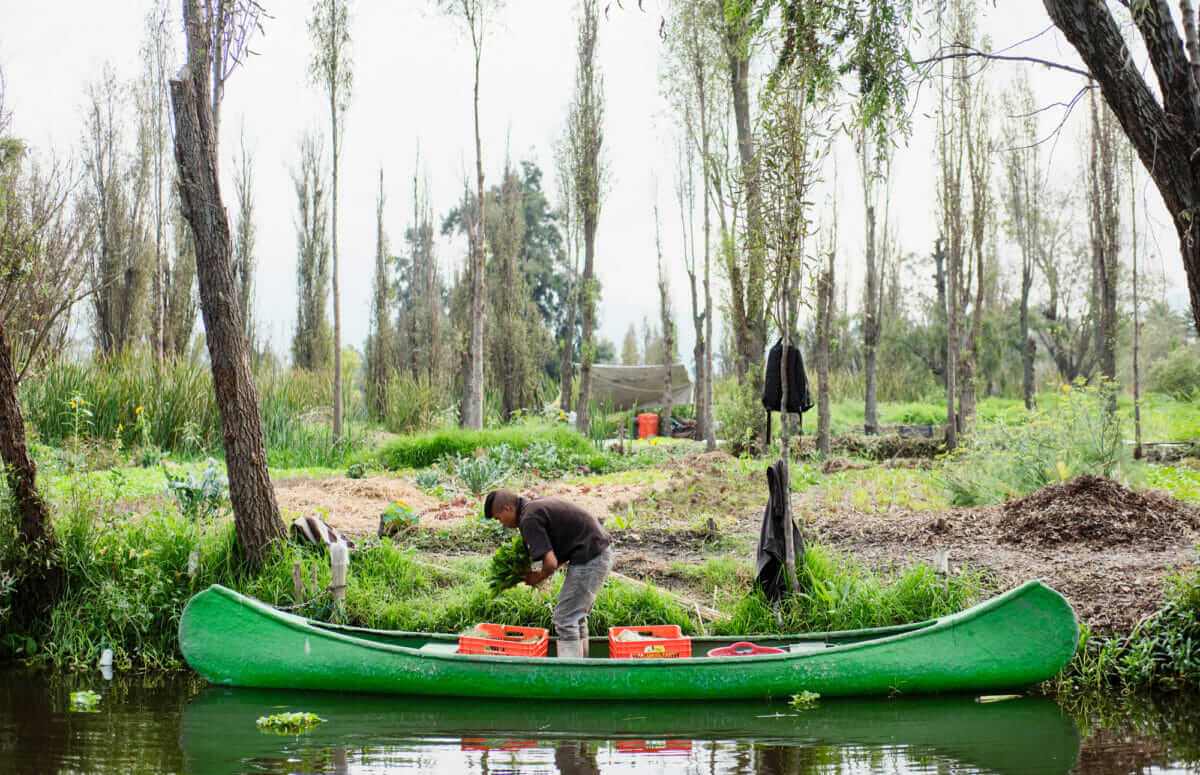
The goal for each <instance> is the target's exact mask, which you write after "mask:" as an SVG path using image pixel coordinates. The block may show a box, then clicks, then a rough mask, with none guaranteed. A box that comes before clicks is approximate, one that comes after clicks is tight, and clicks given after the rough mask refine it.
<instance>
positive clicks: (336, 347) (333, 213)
mask: <svg viewBox="0 0 1200 775" xmlns="http://www.w3.org/2000/svg"><path fill="white" fill-rule="evenodd" d="M330 13H331V14H332V13H333V6H332V5H330ZM329 115H330V118H331V122H330V123H331V124H332V132H331V139H332V141H333V178H332V180H331V181H330V182H331V183H332V185H333V191H332V192H331V193H332V199H331V202H330V210H329V227H330V230H331V232H332V234H331V235H330V238H331V247H332V249H333V442H334V443H337V441H338V440H339V439H340V438H341V437H342V294H341V292H340V291H339V289H338V157H339V156H341V150H342V149H341V146H340V145H339V144H338V120H337V94H336V91H335V90H334V89H332V88H331V89H330V90H329Z"/></svg>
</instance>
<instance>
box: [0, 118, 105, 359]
mask: <svg viewBox="0 0 1200 775" xmlns="http://www.w3.org/2000/svg"><path fill="white" fill-rule="evenodd" d="M2 99H3V94H0V103H2ZM0 108H2V104H0ZM76 183H77V179H76V178H75V176H74V175H73V174H72V172H71V170H70V168H69V167H67V166H64V165H62V164H60V163H59V162H56V161H50V162H49V163H48V164H46V165H42V164H39V163H38V162H36V161H34V160H32V159H28V156H27V152H26V150H25V147H24V145H23V143H21V141H19V140H17V139H15V138H11V137H5V136H4V134H3V127H2V126H0V278H3V283H0V324H2V325H4V327H5V329H6V330H7V331H8V342H9V347H10V353H9V357H10V358H11V363H12V367H13V369H14V373H13V379H14V382H15V383H20V382H21V380H22V379H23V378H24V377H25V375H26V374H27V373H29V371H30V370H31V369H36V368H37V367H38V366H39V365H40V364H41V363H43V362H45V361H46V360H47V359H49V358H53V357H55V356H57V355H58V354H59V353H60V352H61V351H62V348H63V347H64V345H65V344H66V339H67V333H68V328H69V322H70V317H71V308H72V306H73V305H74V304H75V303H76V302H77V301H80V300H81V299H83V298H85V297H86V296H87V295H88V294H89V293H90V292H91V288H90V286H89V285H88V284H87V279H88V277H89V272H88V266H87V263H86V261H84V247H85V245H86V244H87V240H88V231H87V230H88V220H87V218H86V217H84V215H83V213H82V212H81V211H80V208H78V207H75V206H74V204H75V202H74V193H75V189H76Z"/></svg>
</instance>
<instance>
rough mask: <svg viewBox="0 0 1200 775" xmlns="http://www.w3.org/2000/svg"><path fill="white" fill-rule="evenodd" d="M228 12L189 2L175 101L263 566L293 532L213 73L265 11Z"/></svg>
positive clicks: (213, 0) (244, 522)
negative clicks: (268, 417)
mask: <svg viewBox="0 0 1200 775" xmlns="http://www.w3.org/2000/svg"><path fill="white" fill-rule="evenodd" d="M218 5H219V8H218V7H215V6H218ZM228 5H229V6H230V8H226V7H225V6H226V3H225V2H221V0H209V2H207V3H206V2H204V0H184V5H183V19H184V29H185V32H186V36H187V64H186V65H185V66H184V67H183V69H182V70H180V72H179V73H178V74H177V75H176V77H175V78H174V79H172V80H171V102H172V105H173V108H174V116H175V160H176V163H177V164H178V166H179V178H180V196H181V198H182V200H183V213H184V216H185V217H186V218H187V220H188V222H189V223H190V224H191V227H192V233H193V235H194V236H195V241H196V273H197V277H198V279H199V282H200V303H201V309H202V311H203V314H204V329H205V334H206V336H207V339H208V353H209V360H210V362H211V364H212V372H213V385H214V387H215V388H216V395H217V408H218V410H219V411H220V414H221V431H222V437H223V440H224V444H225V462H226V468H227V470H228V472H229V499H230V501H231V503H232V504H233V517H234V523H235V526H236V528H237V535H238V542H239V544H240V546H241V549H242V552H243V556H244V557H245V559H246V561H247V563H248V564H249V565H251V566H254V567H257V566H261V564H262V562H263V560H264V559H265V558H266V554H267V552H268V550H269V547H270V545H271V544H272V543H273V542H274V541H276V540H282V539H283V538H284V530H283V522H282V521H281V520H280V518H279V507H278V506H277V505H276V502H275V490H274V489H273V488H272V486H271V477H270V474H269V473H268V471H267V452H266V446H265V444H264V442H263V434H262V426H261V424H260V420H259V413H258V391H257V389H256V388H255V386H254V379H253V376H252V374H251V372H250V357H249V353H248V344H247V342H246V334H245V330H244V329H243V327H242V320H241V313H240V311H239V310H238V305H237V292H236V286H235V284H234V280H233V261H232V258H231V253H232V245H231V241H230V235H229V221H228V219H227V216H226V214H225V207H224V205H223V204H222V202H221V189H220V181H219V174H218V158H219V157H218V156H217V142H216V140H217V125H216V116H215V114H214V111H213V103H214V102H217V103H219V101H220V100H219V98H220V94H219V90H220V88H221V85H220V84H221V82H220V81H219V80H218V81H217V82H215V83H214V82H213V81H212V80H210V75H209V69H210V67H211V68H214V69H220V68H219V67H218V66H219V64H221V61H222V57H221V56H220V55H219V54H218V51H219V50H220V49H215V47H214V44H213V41H214V40H218V41H221V40H224V41H228V40H241V41H244V40H245V37H246V34H248V31H249V30H250V29H252V28H253V27H254V26H255V25H256V24H257V18H258V14H259V13H261V8H260V7H259V6H258V4H257V3H256V2H254V0H240V2H231V3H228ZM223 50H224V51H225V52H226V53H227V54H228V56H229V57H231V59H232V60H233V61H236V60H237V59H238V57H240V56H241V54H242V49H240V48H238V47H236V46H235V47H233V48H230V47H225V48H224V49H223ZM223 72H228V71H227V70H223Z"/></svg>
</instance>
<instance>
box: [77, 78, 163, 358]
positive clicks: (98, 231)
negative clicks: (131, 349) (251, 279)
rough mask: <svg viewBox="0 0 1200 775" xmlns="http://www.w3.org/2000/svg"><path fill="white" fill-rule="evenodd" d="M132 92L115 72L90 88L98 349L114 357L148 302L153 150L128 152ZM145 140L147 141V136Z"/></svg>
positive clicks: (88, 175) (88, 176)
mask: <svg viewBox="0 0 1200 775" xmlns="http://www.w3.org/2000/svg"><path fill="white" fill-rule="evenodd" d="M125 99H126V91H125V89H124V87H123V86H122V85H121V84H120V83H119V82H118V81H117V78H116V76H115V74H114V73H113V72H112V70H111V68H108V67H107V66H106V69H105V71H104V74H103V75H102V76H101V78H100V80H99V81H96V82H95V83H93V84H92V85H91V86H89V88H88V107H87V120H86V123H85V130H84V131H85V136H84V145H85V148H86V151H85V153H86V157H85V161H84V172H85V180H86V183H87V189H86V190H87V198H86V200H85V201H86V202H87V203H88V208H89V210H90V212H91V217H92V219H93V221H94V224H95V227H94V228H93V229H92V230H91V234H92V235H93V239H92V240H91V243H90V246H89V251H88V253H89V255H90V262H89V263H90V264H91V267H92V285H93V286H94V287H95V290H96V293H95V294H94V296H93V297H92V308H93V315H94V321H93V324H94V334H95V339H96V345H97V349H98V350H99V351H100V352H101V353H102V354H103V355H104V356H106V357H107V356H110V355H113V354H115V353H119V352H121V351H123V350H124V349H125V348H126V347H128V346H130V345H132V344H133V342H134V339H135V337H136V336H137V326H138V322H139V319H138V306H139V303H140V301H141V300H142V297H143V293H142V291H143V288H144V285H145V280H146V276H145V272H144V269H145V266H144V262H143V258H144V255H143V250H144V248H145V247H146V245H145V243H144V239H145V237H146V236H147V235H146V234H145V223H144V221H143V216H144V210H143V208H144V206H145V204H146V201H147V197H145V196H144V195H145V194H146V193H147V192H146V191H145V190H144V189H145V188H148V185H149V179H148V177H147V174H146V173H148V172H149V169H148V167H147V166H146V165H143V164H140V163H138V162H139V161H142V162H144V161H148V159H149V155H148V151H149V148H148V146H147V144H146V143H144V142H142V143H139V151H140V152H141V157H140V158H135V159H129V158H128V157H127V155H126V153H125V148H124V130H125V126H124V122H123V121H122V120H121V116H122V114H123V112H124V110H125V107H126V104H125ZM141 139H144V135H143V137H142V138H141Z"/></svg>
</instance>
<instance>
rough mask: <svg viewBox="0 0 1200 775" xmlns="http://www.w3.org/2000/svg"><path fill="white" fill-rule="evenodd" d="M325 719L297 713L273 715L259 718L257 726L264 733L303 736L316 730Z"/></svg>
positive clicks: (300, 712)
mask: <svg viewBox="0 0 1200 775" xmlns="http://www.w3.org/2000/svg"><path fill="white" fill-rule="evenodd" d="M324 721H325V719H323V718H321V717H320V716H318V715H317V714H316V713H305V712H303V711H296V712H294V713H273V714H271V715H270V716H259V717H258V720H257V721H255V722H254V723H255V725H257V726H258V728H259V729H260V730H261V731H263V732H274V733H275V734H277V735H302V734H304V733H305V732H309V731H311V730H313V729H315V728H316V727H317V726H318V725H319V724H322V723H324Z"/></svg>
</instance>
